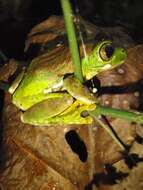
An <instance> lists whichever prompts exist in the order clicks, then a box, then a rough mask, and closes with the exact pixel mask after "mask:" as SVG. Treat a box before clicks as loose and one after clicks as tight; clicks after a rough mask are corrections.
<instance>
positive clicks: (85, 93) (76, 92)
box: [64, 75, 97, 105]
mask: <svg viewBox="0 0 143 190" xmlns="http://www.w3.org/2000/svg"><path fill="white" fill-rule="evenodd" d="M64 87H65V89H66V90H67V91H68V93H69V94H71V95H72V96H73V97H74V98H75V99H77V100H79V101H81V102H82V103H83V104H85V105H91V104H95V103H96V102H97V101H96V98H95V96H94V95H93V94H92V93H91V92H90V91H89V89H88V88H87V87H86V86H84V85H83V84H82V83H81V82H80V81H79V80H78V79H77V78H75V77H74V75H69V76H67V77H66V78H65V79H64Z"/></svg>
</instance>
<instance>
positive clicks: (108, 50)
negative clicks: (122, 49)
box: [105, 45, 114, 58]
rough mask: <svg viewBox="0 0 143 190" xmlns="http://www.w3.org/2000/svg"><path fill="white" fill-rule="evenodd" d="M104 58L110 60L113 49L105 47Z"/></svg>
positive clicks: (109, 46)
mask: <svg viewBox="0 0 143 190" xmlns="http://www.w3.org/2000/svg"><path fill="white" fill-rule="evenodd" d="M105 52H106V56H107V57H108V58H110V57H111V56H112V55H113V52H114V48H113V47H112V46H111V45H108V46H106V47H105Z"/></svg>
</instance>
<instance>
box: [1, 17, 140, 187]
mask: <svg viewBox="0 0 143 190" xmlns="http://www.w3.org/2000/svg"><path fill="white" fill-rule="evenodd" d="M50 19H51V20H46V21H45V22H43V23H42V24H40V25H38V26H36V27H35V28H34V29H33V30H32V32H31V33H30V34H29V40H28V41H27V46H26V48H28V47H30V45H31V44H34V43H43V44H45V42H46V43H47V42H49V40H51V35H53V37H52V39H54V38H55V35H56V36H57V34H56V33H55V34H53V32H52V31H53V30H55V31H57V26H58V27H59V29H58V32H59V31H60V33H61V35H62V34H63V31H64V30H63V20H61V19H59V18H57V17H51V18H50ZM88 30H89V28H88ZM42 31H44V32H43V33H42ZM46 31H48V32H47V34H46ZM43 35H44V36H43ZM59 35H60V34H59ZM138 53H139V54H140V55H141V54H142V53H143V47H142V46H137V47H135V48H132V49H130V50H129V57H128V60H127V62H126V64H125V65H122V66H120V68H118V69H114V70H112V71H110V72H105V73H102V74H100V75H99V76H98V77H99V79H100V81H101V86H102V87H104V86H111V85H113V86H114V85H115V86H116V85H127V84H128V83H129V82H137V81H138V80H140V79H141V73H142V69H143V67H142V63H143V60H142V59H143V58H142V57H141V56H139V55H138ZM133 63H136V64H133ZM121 70H124V72H123V71H122V72H121ZM125 100H126V101H125ZM99 101H100V103H101V104H103V105H109V106H112V107H116V108H123V109H133V108H137V107H138V105H139V96H138V95H137V93H136V94H135V93H133V92H130V93H123V94H119V93H116V94H114V95H113V94H109V95H102V96H101V97H99ZM108 119H109V121H110V122H111V124H112V125H113V127H114V129H115V131H117V133H118V135H119V137H120V138H121V139H122V140H123V142H124V143H125V144H126V143H127V144H131V143H133V141H134V137H135V134H136V129H135V128H136V126H137V125H135V124H129V123H128V122H127V121H124V120H121V119H113V118H108ZM3 123H4V139H3V151H2V152H1V155H2V156H1V159H2V162H1V163H2V164H1V174H0V188H1V189H6V190H12V189H14V190H25V189H28V190H33V189H34V190H36V189H37V190H39V189H40V190H48V189H49V190H52V189H53V190H64V189H66V190H70V189H72V190H74V189H75V190H83V188H84V187H85V186H86V185H87V184H88V183H90V181H91V180H92V174H93V173H95V175H98V174H100V173H101V172H103V171H104V164H105V163H113V162H116V161H117V160H119V159H121V157H122V154H121V153H120V151H121V149H120V148H119V147H118V145H116V143H115V142H114V141H113V140H112V139H111V137H110V136H109V134H108V133H107V132H106V131H105V130H103V129H101V128H97V127H93V131H92V127H91V126H87V125H70V126H60V125H57V126H52V127H48V126H43V127H38V126H32V125H25V124H23V123H21V121H20V111H19V110H18V109H17V108H16V107H15V106H14V105H12V103H11V97H10V95H8V94H6V96H5V106H4V117H3ZM67 138H68V139H70V140H71V141H72V143H71V142H69V143H68V141H67ZM74 141H75V142H76V147H78V148H79V149H80V150H73V149H72V148H75V147H71V144H74ZM74 145H75V144H74ZM76 151H77V153H75V152H76ZM111 188H112V187H111V186H109V189H111ZM95 189H97V188H96V187H95ZM99 189H106V190H107V189H108V186H102V187H99Z"/></svg>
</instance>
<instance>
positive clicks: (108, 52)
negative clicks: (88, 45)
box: [99, 44, 114, 61]
mask: <svg viewBox="0 0 143 190" xmlns="http://www.w3.org/2000/svg"><path fill="white" fill-rule="evenodd" d="M113 53H114V47H113V46H112V45H111V44H103V45H102V46H101V48H100V50H99V55H100V57H101V59H102V60H103V61H109V60H110V58H111V57H112V55H113Z"/></svg>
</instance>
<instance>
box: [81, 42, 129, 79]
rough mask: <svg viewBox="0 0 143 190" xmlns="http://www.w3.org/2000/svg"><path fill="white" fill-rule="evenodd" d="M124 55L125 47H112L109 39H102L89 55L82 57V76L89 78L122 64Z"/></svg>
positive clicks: (125, 55)
mask: <svg viewBox="0 0 143 190" xmlns="http://www.w3.org/2000/svg"><path fill="white" fill-rule="evenodd" d="M126 57H127V52H126V51H125V49H123V48H120V47H114V46H113V44H112V42H111V41H102V42H100V43H98V44H97V46H96V47H95V48H94V49H93V51H92V53H91V54H90V55H88V56H87V57H85V58H83V59H82V70H83V76H84V78H85V79H86V80H89V79H91V78H92V77H94V76H95V75H97V74H98V73H100V72H102V71H105V70H108V69H112V68H114V67H117V66H118V65H120V64H122V63H123V62H124V60H125V58H126Z"/></svg>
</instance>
